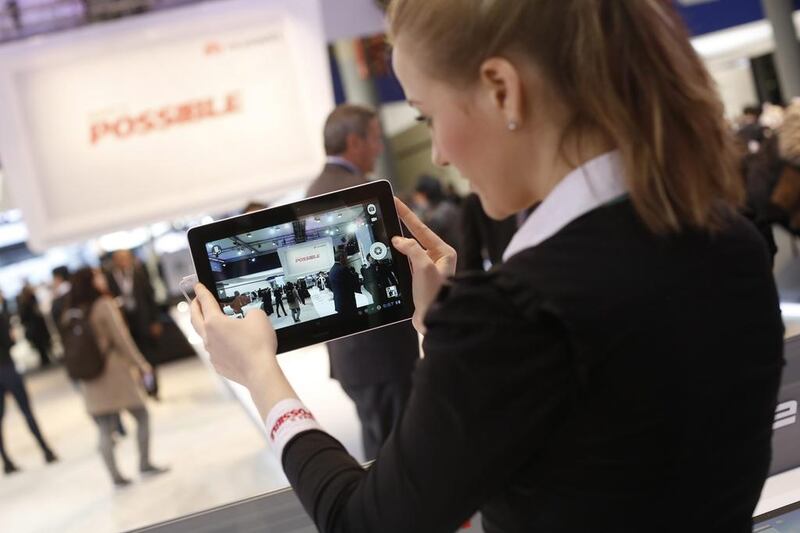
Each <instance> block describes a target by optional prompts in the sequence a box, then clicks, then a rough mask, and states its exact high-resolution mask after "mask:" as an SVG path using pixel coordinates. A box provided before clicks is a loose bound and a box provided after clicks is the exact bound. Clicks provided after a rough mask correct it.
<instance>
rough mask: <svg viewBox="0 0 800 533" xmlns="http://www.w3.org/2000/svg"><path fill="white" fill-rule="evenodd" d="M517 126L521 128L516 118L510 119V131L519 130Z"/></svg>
mask: <svg viewBox="0 0 800 533" xmlns="http://www.w3.org/2000/svg"><path fill="white" fill-rule="evenodd" d="M517 128H519V124H517V121H516V120H509V121H508V131H517Z"/></svg>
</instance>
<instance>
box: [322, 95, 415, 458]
mask: <svg viewBox="0 0 800 533" xmlns="http://www.w3.org/2000/svg"><path fill="white" fill-rule="evenodd" d="M324 140H325V153H326V154H327V155H328V157H327V161H326V164H325V167H324V168H323V169H322V173H321V174H320V175H319V177H318V178H317V179H316V180H315V181H314V183H313V184H312V185H311V187H310V188H309V190H308V193H307V194H308V196H316V195H319V194H324V193H327V192H331V191H335V190H338V189H344V188H347V187H353V186H355V185H362V184H364V183H367V178H366V175H367V174H369V173H371V172H373V171H374V169H375V163H376V161H377V160H378V157H379V156H380V154H381V152H382V151H383V141H382V139H381V128H380V124H379V123H378V116H377V114H376V113H375V111H374V110H372V109H369V108H367V107H363V106H357V105H348V104H345V105H341V106H338V107H337V108H336V109H334V110H333V112H332V113H331V114H330V115H329V116H328V119H327V121H326V122H325V130H324ZM332 284H333V279H331V285H332ZM404 296H405V297H406V298H409V297H410V296H411V295H404ZM328 353H329V355H330V366H331V377H332V378H333V379H336V380H338V381H339V383H340V384H341V386H342V389H344V391H345V393H347V395H348V396H349V397H350V398H351V399H352V400H353V402H354V403H355V405H356V410H357V411H358V418H359V419H360V421H361V428H362V437H363V441H364V456H365V459H366V460H371V459H375V457H376V456H377V454H378V450H380V447H381V445H382V444H383V442H384V441H385V440H386V437H387V436H388V435H389V433H390V432H391V430H392V428H393V427H394V425H395V424H396V423H397V421H398V419H399V418H400V414H401V413H402V411H403V409H404V408H405V405H406V403H407V401H408V397H409V394H410V392H411V374H412V372H413V371H414V367H415V366H416V363H417V360H418V359H419V339H418V337H417V332H416V331H415V330H414V328H413V327H412V326H411V322H403V323H400V324H394V325H391V326H387V327H385V328H380V329H377V330H374V331H368V332H366V333H361V334H359V335H354V336H352V337H348V338H345V339H340V340H337V341H332V342H329V343H328Z"/></svg>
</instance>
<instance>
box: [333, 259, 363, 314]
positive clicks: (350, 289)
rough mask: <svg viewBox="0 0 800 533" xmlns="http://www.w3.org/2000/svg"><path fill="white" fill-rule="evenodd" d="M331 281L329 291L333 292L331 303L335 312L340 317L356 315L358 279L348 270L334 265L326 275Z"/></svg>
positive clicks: (336, 264)
mask: <svg viewBox="0 0 800 533" xmlns="http://www.w3.org/2000/svg"><path fill="white" fill-rule="evenodd" d="M328 276H329V277H330V280H331V291H332V292H333V303H334V306H335V307H336V312H337V313H339V314H340V315H351V316H352V315H355V314H356V309H357V306H356V292H357V291H358V289H359V287H358V279H357V278H356V276H355V275H354V274H353V273H352V272H350V269H349V268H347V267H345V266H342V265H340V264H339V263H334V264H333V266H332V267H331V271H330V272H329V273H328Z"/></svg>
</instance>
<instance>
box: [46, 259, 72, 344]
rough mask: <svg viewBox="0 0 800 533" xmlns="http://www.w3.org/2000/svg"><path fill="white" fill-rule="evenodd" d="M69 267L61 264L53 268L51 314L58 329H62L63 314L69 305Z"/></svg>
mask: <svg viewBox="0 0 800 533" xmlns="http://www.w3.org/2000/svg"><path fill="white" fill-rule="evenodd" d="M70 288H71V287H70V284H69V269H68V268H67V267H66V266H63V265H62V266H59V267H56V268H54V269H53V302H52V303H51V304H50V316H51V317H52V318H53V324H55V326H56V329H57V330H58V331H61V315H63V314H64V310H65V309H66V306H67V305H68V303H69V302H68V301H67V300H68V298H69V291H70Z"/></svg>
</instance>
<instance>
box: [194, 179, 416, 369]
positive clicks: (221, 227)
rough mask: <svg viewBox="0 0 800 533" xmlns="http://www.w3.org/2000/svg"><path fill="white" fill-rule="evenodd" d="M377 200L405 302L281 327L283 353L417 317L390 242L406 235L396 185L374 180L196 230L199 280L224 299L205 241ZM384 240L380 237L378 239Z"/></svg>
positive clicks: (407, 278) (406, 269) (407, 272)
mask: <svg viewBox="0 0 800 533" xmlns="http://www.w3.org/2000/svg"><path fill="white" fill-rule="evenodd" d="M373 199H376V200H377V202H378V204H379V206H380V212H381V215H382V218H383V220H382V222H383V227H384V229H385V232H386V242H385V244H387V245H388V246H389V247H390V248H391V249H392V259H393V268H394V272H395V274H396V275H397V280H398V285H399V289H400V294H401V301H402V304H401V305H399V306H396V307H394V308H391V309H382V310H380V311H378V312H376V313H374V314H364V315H361V316H357V317H353V318H352V319H351V320H349V321H348V322H346V323H341V322H339V321H338V320H337V318H338V316H337V315H331V316H327V317H322V318H318V319H315V320H312V321H309V322H302V323H299V324H295V325H292V326H289V327H286V328H280V329H276V330H275V333H276V335H277V337H278V353H285V352H290V351H292V350H297V349H299V348H304V347H306V346H310V345H313V344H317V343H320V342H327V341H331V340H334V339H339V338H342V337H348V336H350V335H355V334H357V333H361V332H363V331H368V330H371V329H376V328H380V327H384V326H388V325H391V324H395V323H398V322H403V321H406V320H409V319H411V317H412V316H413V314H414V304H413V299H412V292H411V268H410V265H409V262H408V259H407V258H406V256H404V255H403V254H401V253H400V252H399V251H397V250H396V249H395V248H394V246H392V244H391V238H392V237H394V236H396V235H401V236H402V235H403V232H402V229H401V228H402V226H401V223H400V219H399V217H398V215H397V209H396V208H395V205H394V193H393V191H392V186H391V184H390V183H389V182H388V181H386V180H376V181H371V182H368V183H366V184H364V185H357V186H355V187H350V188H347V189H342V190H339V191H334V192H331V193H327V194H322V195H319V196H314V197H311V198H307V199H305V200H300V201H298V202H294V203H291V204H286V205H280V206H276V207H271V208H267V209H262V210H260V211H254V212H252V213H245V214H242V215H238V216H234V217H230V218H226V219H223V220H218V221H215V222H212V223H210V224H204V225H201V226H196V227H194V228H191V229H190V230H189V232H188V239H189V248H190V250H191V253H192V261H193V263H194V267H195V272H196V273H197V278H198V280H199V282H200V283H202V284H203V285H204V286H205V287H206V288H207V289H208V290H209V291H211V293H212V294H213V295H214V297H215V298H217V301H219V298H218V296H217V289H216V282H215V280H214V276H213V274H212V271H211V264H210V262H209V260H208V255H207V251H206V243H208V242H211V241H215V240H219V239H225V238H228V237H230V236H232V235H240V234H242V233H248V232H250V231H255V230H258V229H261V228H265V227H270V226H278V225H281V224H286V223H290V222H292V221H294V220H297V219H301V218H303V217H307V216H309V215H314V214H317V213H321V212H325V211H330V210H335V209H340V208H342V207H346V206H353V205H358V204H360V203H364V202H366V201H367V200H373ZM380 237H381V236H378V238H379V239H380ZM381 240H382V239H381Z"/></svg>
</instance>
